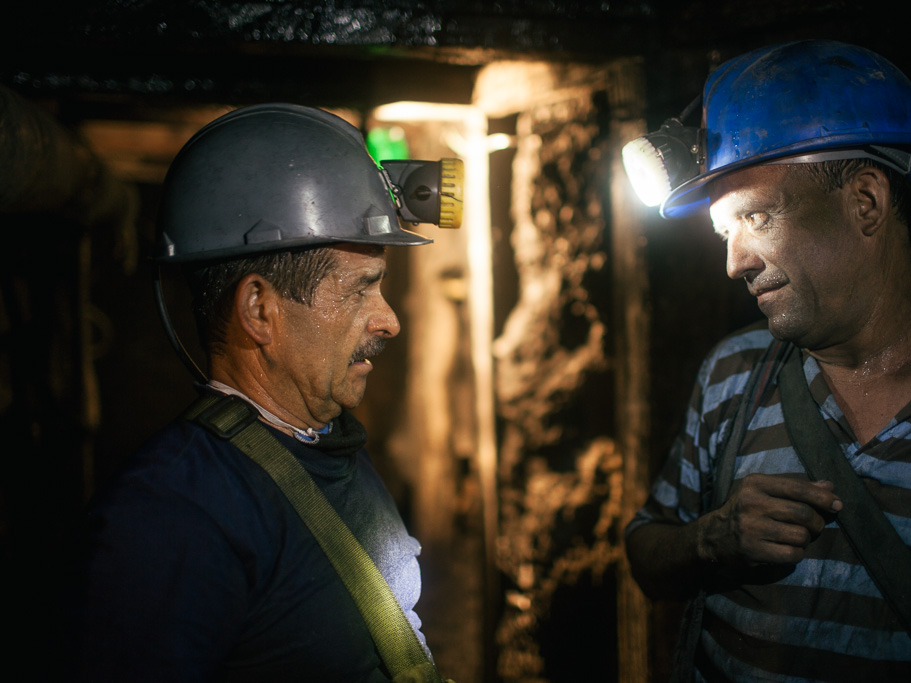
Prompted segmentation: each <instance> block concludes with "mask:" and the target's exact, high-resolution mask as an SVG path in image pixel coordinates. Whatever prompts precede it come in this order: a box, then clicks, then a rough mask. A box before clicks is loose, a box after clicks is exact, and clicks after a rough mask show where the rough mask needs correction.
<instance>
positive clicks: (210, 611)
mask: <svg viewBox="0 0 911 683" xmlns="http://www.w3.org/2000/svg"><path fill="white" fill-rule="evenodd" d="M448 161H449V163H452V161H453V160H448ZM396 163H399V162H393V163H390V164H389V167H390V168H393V167H395V166H396ZM411 163H412V164H417V165H418V166H421V165H422V164H423V166H422V168H423V169H424V170H425V171H426V169H427V168H428V167H430V168H431V169H432V168H433V167H434V165H433V164H430V162H411ZM444 165H445V164H444ZM447 168H448V167H447ZM406 170H407V169H406ZM440 173H441V174H442V175H445V172H443V171H440ZM395 175H396V173H395V171H387V170H384V169H382V168H378V167H377V165H376V164H375V163H374V161H373V160H372V159H371V158H370V156H369V155H368V153H367V151H366V149H365V147H364V143H363V140H362V138H361V137H360V135H359V133H358V132H357V130H356V129H354V128H353V127H352V126H350V125H349V124H347V123H346V122H344V121H343V120H341V119H339V118H337V117H335V116H333V115H331V114H328V113H326V112H323V111H320V110H316V109H310V108H307V107H300V106H294V105H284V104H275V105H260V106H255V107H248V108H244V109H239V110H237V111H235V112H232V113H231V114H228V115H226V116H223V117H221V118H220V119H217V120H216V121H214V122H212V123H210V124H209V125H207V126H206V127H205V128H203V129H202V130H201V131H200V132H199V133H197V134H196V136H194V137H193V138H192V139H191V140H190V141H189V142H188V143H187V145H186V146H185V147H184V148H183V150H182V151H181V153H180V154H179V155H178V157H177V158H176V159H175V161H174V163H173V165H172V167H171V169H170V171H169V174H168V178H167V180H166V182H165V188H164V195H163V200H162V207H161V213H160V223H159V234H160V241H161V252H160V260H161V262H162V263H163V264H164V265H171V264H176V265H179V266H182V267H183V268H185V270H186V272H187V274H188V279H189V284H190V289H191V291H192V294H193V300H194V303H193V305H194V312H195V315H196V320H197V326H198V328H199V331H200V333H201V336H202V340H203V342H204V347H205V349H206V354H207V358H206V359H207V369H206V372H202V371H199V370H196V371H195V372H196V374H197V376H198V379H200V387H201V398H200V400H199V401H197V402H196V403H194V405H193V406H191V407H190V408H189V409H188V410H187V411H186V413H184V415H182V416H181V417H180V418H179V419H178V420H176V421H175V422H174V423H172V424H171V425H169V426H168V427H166V428H165V429H164V430H163V431H162V432H160V433H159V434H157V435H156V436H155V437H153V438H152V439H151V440H150V441H149V442H148V443H147V444H146V445H145V446H144V447H143V448H142V449H141V450H140V451H139V452H138V453H137V454H136V455H135V456H134V457H133V458H132V459H131V461H130V462H129V465H128V467H127V468H126V470H125V472H124V473H123V474H122V476H120V477H119V479H118V480H117V482H116V484H115V485H114V486H113V487H112V488H111V490H110V491H108V492H106V494H105V495H104V496H103V497H101V498H100V500H99V501H98V502H97V504H95V505H94V506H93V508H92V510H91V512H90V515H89V519H88V524H87V530H86V533H85V539H84V544H83V548H84V552H85V561H84V563H82V565H81V567H80V571H79V584H80V585H79V588H78V590H77V591H76V595H77V596H78V598H77V600H76V607H75V609H74V610H73V613H72V617H73V621H74V625H75V629H74V630H75V631H76V637H77V638H78V643H77V644H76V655H75V657H76V661H75V662H74V664H73V666H74V667H76V668H77V670H78V673H77V672H73V675H72V676H68V679H70V678H72V679H77V680H86V681H115V680H116V681H152V680H155V681H202V680H222V681H257V682H260V683H261V682H264V681H299V680H313V681H326V682H330V681H339V682H343V681H344V682H350V681H365V682H366V681H388V680H409V681H418V680H427V681H440V680H441V679H440V677H439V675H438V674H437V672H436V670H435V667H434V666H433V665H432V663H431V660H430V653H429V651H428V650H427V646H426V643H425V641H424V637H423V635H422V634H421V632H420V626H421V622H420V619H419V618H418V617H417V614H416V613H415V611H414V607H415V603H416V602H417V601H418V598H419V596H420V591H421V579H420V571H419V567H418V563H417V556H418V554H419V551H420V546H419V544H418V542H417V541H416V540H415V539H414V538H412V537H411V536H410V535H409V534H408V532H407V531H406V529H405V527H404V524H403V523H402V519H401V518H400V516H399V513H398V512H397V510H396V508H395V505H394V503H393V501H392V498H391V497H390V495H389V493H388V492H387V491H386V489H385V487H384V486H383V484H382V482H381V481H380V479H379V477H378V476H377V474H376V472H375V471H374V469H373V467H372V465H371V463H370V460H369V458H368V456H367V454H366V452H365V451H364V449H363V446H364V443H365V440H366V435H365V432H364V429H363V427H362V426H361V425H360V423H358V422H357V420H356V419H355V418H354V417H352V416H351V414H350V413H349V412H348V411H349V410H350V409H352V408H354V407H355V406H357V405H358V403H359V402H360V401H361V399H362V398H363V396H364V392H365V390H366V385H367V377H368V375H369V373H370V371H371V367H372V366H371V361H370V358H371V357H372V356H375V355H376V354H378V353H379V352H380V351H381V350H382V348H383V345H384V344H385V342H386V341H387V340H389V339H391V338H393V337H395V336H396V335H397V334H398V332H399V321H398V319H397V317H396V315H395V313H394V312H393V311H392V309H391V308H390V306H389V305H388V303H387V302H386V300H385V299H384V297H383V293H382V291H381V284H382V281H383V278H384V276H385V274H386V257H385V248H386V247H387V246H410V245H419V244H425V243H427V242H430V240H429V239H426V238H424V237H422V236H421V235H418V234H416V233H413V232H409V231H406V230H403V229H402V228H401V227H400V225H399V221H398V213H397V211H401V210H402V208H403V207H402V206H401V205H400V200H401V199H402V192H401V190H400V189H399V185H397V184H396V182H394V178H395ZM445 184H446V183H445V182H441V183H440V185H441V186H442V185H445ZM441 194H444V195H445V194H446V192H445V191H441V189H440V187H437V188H431V191H429V192H424V193H421V196H422V198H423V199H425V200H426V198H427V197H428V196H435V198H436V200H437V201H438V202H439V200H440V195H441ZM449 194H453V193H449ZM442 199H443V204H444V206H445V205H446V201H449V200H451V199H452V197H446V196H444V197H443V198H442ZM444 213H445V210H444ZM433 222H438V223H443V222H444V219H440V217H439V216H437V217H436V220H435V221H433ZM453 227H457V226H453ZM159 295H160V290H159ZM160 301H161V308H162V312H163V317H164V319H165V323H166V327H167V328H168V330H169V334H170V336H171V339H172V341H174V342H175V346H176V347H177V348H178V351H179V352H181V353H182V354H183V355H184V360H185V361H186V362H187V363H188V366H190V367H194V364H193V363H192V361H190V360H189V357H188V356H187V355H186V354H185V352H183V351H182V346H181V345H180V344H179V341H178V340H177V336H176V334H174V332H173V329H171V328H170V323H169V322H168V316H167V312H166V310H165V307H164V304H163V298H162V297H161V296H160ZM314 510H316V512H314ZM336 513H337V514H336ZM327 517H329V518H331V522H326V521H325V518H327ZM324 525H325V526H324ZM349 532H350V533H349ZM339 539H342V541H344V543H346V544H347V545H346V546H345V549H344V550H338V549H337V548H336V544H339V543H341V542H342V541H340V540H339ZM364 551H365V553H366V554H364ZM352 558H354V559H352ZM352 567H353V569H352ZM376 570H378V574H377V573H376ZM352 577H353V578H352ZM370 577H372V578H370ZM360 592H365V593H366V595H367V598H366V599H365V598H363V597H359V596H358V595H357V594H358V593H360ZM384 601H385V602H384ZM377 604H383V605H384V608H383V609H384V610H386V611H381V612H379V616H377V615H376V614H374V612H373V610H375V609H377V608H376V605H377ZM393 613H394V614H393ZM377 623H380V624H381V626H380V627H378V626H377V625H376V624H377ZM388 624H393V626H390V625H388ZM390 634H392V635H390ZM390 643H391V645H390ZM403 643H404V644H403ZM390 650H391V651H392V652H393V655H395V656H390V655H389V652H390ZM400 651H403V652H405V654H404V655H402V654H400ZM406 669H407V671H405V670H406ZM400 677H401V678H400Z"/></svg>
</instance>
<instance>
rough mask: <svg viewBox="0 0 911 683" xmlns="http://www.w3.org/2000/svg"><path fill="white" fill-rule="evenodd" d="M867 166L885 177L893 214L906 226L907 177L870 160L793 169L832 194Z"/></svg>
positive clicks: (910, 189) (910, 196) (910, 198)
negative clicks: (800, 170)
mask: <svg viewBox="0 0 911 683" xmlns="http://www.w3.org/2000/svg"><path fill="white" fill-rule="evenodd" d="M869 166H873V167H874V168H877V169H879V170H880V171H882V172H883V174H884V175H885V176H886V179H887V180H888V181H889V189H890V191H891V195H892V206H893V208H894V209H895V213H896V215H897V216H898V219H899V220H900V221H901V222H902V223H904V224H905V226H908V225H909V224H908V216H909V215H911V213H909V209H911V207H909V202H911V180H909V178H908V176H906V175H903V174H901V173H899V172H898V171H896V170H894V169H892V168H889V167H888V166H884V165H883V164H880V163H878V162H876V161H873V160H871V159H837V160H835V161H820V162H818V163H814V164H795V168H798V169H802V172H804V173H806V174H807V175H809V176H810V177H811V178H813V179H814V180H815V181H816V182H817V183H819V185H820V187H822V189H823V190H825V191H826V192H834V191H835V190H837V189H839V188H842V187H844V186H845V183H847V182H848V181H849V180H850V179H851V178H852V177H853V176H854V174H855V173H857V172H858V171H860V170H861V169H862V168H867V167H869Z"/></svg>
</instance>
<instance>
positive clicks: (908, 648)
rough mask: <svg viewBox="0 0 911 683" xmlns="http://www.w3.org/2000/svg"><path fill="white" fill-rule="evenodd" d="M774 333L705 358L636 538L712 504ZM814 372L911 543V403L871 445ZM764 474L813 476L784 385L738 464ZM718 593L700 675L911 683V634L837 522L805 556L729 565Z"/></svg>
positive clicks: (812, 365)
mask: <svg viewBox="0 0 911 683" xmlns="http://www.w3.org/2000/svg"><path fill="white" fill-rule="evenodd" d="M771 340H772V337H771V335H770V334H769V332H768V330H767V329H765V328H764V327H763V328H759V327H756V326H753V327H751V328H747V329H746V330H742V331H741V332H738V333H736V334H734V335H732V336H731V337H729V338H727V339H726V340H724V341H723V342H721V344H719V345H718V346H717V347H716V348H715V349H714V350H713V351H712V353H711V354H710V355H709V357H708V358H707V359H706V360H705V362H704V363H703V365H702V368H701V370H700V373H699V377H698V379H697V383H696V387H695V390H694V392H693V396H692V399H691V401H690V406H689V410H688V412H687V415H686V424H685V427H684V430H683V433H682V434H681V436H680V437H679V438H678V439H677V441H676V442H675V444H674V446H673V448H672V450H671V453H670V457H669V458H668V461H667V463H666V464H665V466H664V468H663V470H662V472H661V474H660V476H659V478H658V479H657V481H656V482H655V484H654V486H653V488H652V492H651V496H650V497H649V500H648V501H647V503H646V505H645V506H644V507H643V508H642V509H641V510H640V511H639V512H638V513H637V515H636V517H635V518H634V519H633V521H632V522H631V523H630V525H629V526H628V527H627V531H626V533H627V535H629V533H630V532H632V531H633V530H634V529H636V528H638V527H639V526H641V525H643V524H647V523H649V522H651V521H659V522H665V523H675V524H680V523H687V522H691V521H693V520H695V519H696V518H698V517H699V516H700V515H701V514H703V513H704V512H705V511H706V506H707V496H708V494H709V491H710V482H711V481H712V476H713V469H714V464H715V459H716V456H717V455H718V454H719V453H720V451H721V450H722V449H723V445H724V442H725V437H726V436H727V434H728V432H729V431H730V430H731V423H732V421H733V417H734V414H735V413H736V409H737V402H738V399H739V398H740V395H741V394H742V393H743V391H744V387H745V385H746V382H747V379H748V377H749V375H750V371H751V369H752V367H753V365H754V364H755V363H757V362H758V361H759V359H760V358H761V356H762V355H763V352H764V351H765V349H766V347H767V346H768V345H769V343H770V342H771ZM803 369H804V375H805V376H806V379H807V382H808V384H809V387H810V392H811V394H812V395H813V398H814V400H815V401H816V402H817V403H818V405H819V410H820V412H821V413H822V415H823V417H824V418H825V419H826V424H827V425H828V427H829V429H830V430H831V431H832V432H833V434H834V435H835V436H836V439H837V441H838V443H839V445H840V446H841V448H842V450H843V451H844V454H845V457H846V458H847V459H848V460H849V461H850V462H851V465H852V466H853V468H854V470H855V471H856V472H857V473H858V474H859V475H860V476H861V477H862V478H863V480H864V483H865V484H866V486H867V488H868V489H869V490H870V492H871V493H872V494H873V496H874V497H875V498H876V500H877V502H878V503H879V504H880V506H881V507H882V509H883V511H884V512H885V513H886V516H887V517H888V519H889V520H890V521H891V522H892V524H893V525H894V526H895V528H896V530H897V531H898V533H899V535H900V536H901V537H902V539H903V540H904V541H905V543H906V544H909V545H911V405H909V406H906V407H905V408H904V409H902V410H901V411H900V412H899V414H898V415H897V416H896V417H895V418H893V419H892V420H891V421H890V422H889V424H888V425H886V426H885V427H884V428H883V429H882V431H881V432H880V433H879V434H877V435H876V437H874V438H873V439H872V440H871V441H870V442H869V443H867V444H864V445H861V444H860V443H858V442H857V439H856V438H855V436H854V433H853V431H852V429H851V427H850V425H849V424H848V422H847V420H846V418H845V416H844V413H842V411H841V409H840V408H839V407H838V405H837V403H836V402H835V399H834V397H833V396H832V393H831V391H829V388H828V385H827V384H826V381H825V379H824V377H823V376H822V375H821V374H820V369H819V365H818V364H817V362H816V360H815V359H813V358H812V357H811V356H809V355H807V354H804V366H803ZM753 472H759V473H764V474H784V475H787V476H792V477H795V478H801V479H806V478H807V474H806V472H805V471H804V469H803V466H802V465H801V464H800V462H799V460H798V459H797V455H796V453H795V452H794V449H793V447H792V446H791V443H790V440H789V438H788V435H787V431H786V429H785V425H784V422H783V418H782V411H781V403H780V397H779V393H778V387H777V384H776V385H772V386H770V387H767V389H766V391H765V392H764V393H763V397H762V399H761V400H760V402H759V405H758V409H757V410H756V412H755V413H754V414H753V416H752V418H751V420H750V423H749V427H748V429H747V432H746V435H745V437H744V439H743V442H742V445H741V448H740V451H739V454H738V457H737V459H736V461H735V474H734V477H735V479H740V478H742V477H745V476H746V475H748V474H750V473H753ZM836 493H837V492H836ZM708 593H709V595H708V598H707V600H706V608H705V618H704V620H703V631H702V636H701V640H700V652H699V653H698V655H697V666H698V669H699V671H698V672H697V680H708V681H713V680H725V679H728V680H762V681H816V680H820V681H877V682H880V683H881V682H884V681H895V680H901V681H911V637H909V636H908V634H907V632H905V630H904V629H903V628H902V626H901V624H900V623H899V621H898V619H897V618H896V617H895V615H894V614H893V612H892V610H891V609H890V607H889V606H888V604H887V603H886V602H885V601H884V600H883V599H882V596H881V595H880V593H879V591H878V590H877V588H876V587H875V586H874V585H873V582H872V580H871V579H870V576H869V575H868V573H867V571H866V569H865V568H864V566H863V565H862V564H861V563H860V561H859V560H858V558H857V556H856V555H855V554H854V551H853V550H852V549H851V548H850V546H849V545H848V543H847V540H846V538H845V537H844V535H843V534H842V532H841V530H840V529H839V527H838V525H837V524H836V523H835V522H834V521H833V522H830V523H829V524H828V525H827V526H826V528H825V530H824V531H823V533H822V534H821V535H820V536H819V537H818V538H817V539H816V540H815V541H813V542H812V543H811V544H810V545H809V547H808V548H807V552H806V556H805V559H804V560H802V561H801V562H799V563H798V564H796V565H783V566H773V565H765V566H760V567H755V568H752V569H743V570H730V569H727V570H725V571H724V573H722V572H719V574H718V580H716V581H714V582H713V585H712V586H709V587H708Z"/></svg>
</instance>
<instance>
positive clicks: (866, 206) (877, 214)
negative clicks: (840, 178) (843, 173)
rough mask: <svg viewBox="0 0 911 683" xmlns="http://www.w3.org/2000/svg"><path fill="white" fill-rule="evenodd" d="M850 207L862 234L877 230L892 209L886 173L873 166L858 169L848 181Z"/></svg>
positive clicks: (869, 233) (868, 234)
mask: <svg viewBox="0 0 911 683" xmlns="http://www.w3.org/2000/svg"><path fill="white" fill-rule="evenodd" d="M848 187H849V189H850V198H849V201H850V202H851V208H852V210H853V216H854V218H856V219H857V221H858V223H859V225H860V228H861V230H862V231H863V234H864V235H867V236H870V235H872V234H874V233H875V232H876V231H877V230H879V229H880V228H881V227H882V226H883V224H884V223H885V222H886V219H887V218H888V217H889V212H890V211H891V210H892V191H891V188H890V187H889V179H888V178H887V177H886V174H885V173H883V172H882V171H881V170H879V169H878V168H875V167H873V166H866V167H864V168H862V169H860V170H859V171H858V172H857V173H855V174H854V176H853V177H852V178H851V180H850V181H849V182H848Z"/></svg>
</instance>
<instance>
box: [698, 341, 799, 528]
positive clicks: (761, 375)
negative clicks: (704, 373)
mask: <svg viewBox="0 0 911 683" xmlns="http://www.w3.org/2000/svg"><path fill="white" fill-rule="evenodd" d="M790 346H791V345H790V344H787V343H785V342H781V341H778V340H777V339H773V340H772V341H771V343H770V344H769V345H768V346H767V347H766V349H765V351H764V352H763V354H762V357H761V358H760V359H759V362H758V363H756V365H754V366H753V369H752V370H751V371H750V376H749V378H748V379H747V383H746V385H745V386H744V388H743V393H742V394H741V396H740V400H739V401H738V402H737V412H736V414H735V415H734V419H733V423H732V426H731V429H730V431H729V432H728V435H727V438H726V439H725V441H724V442H723V444H721V445H719V447H718V455H717V457H716V459H715V476H714V477H713V479H712V497H711V508H710V509H712V510H714V509H716V508H719V507H721V505H722V504H723V503H724V501H726V500H727V499H728V494H729V493H730V492H731V485H732V484H733V482H734V463H735V461H736V460H737V455H738V454H739V453H740V445H741V444H742V443H743V437H744V436H746V433H747V428H748V427H749V426H750V420H751V419H752V418H753V415H754V414H755V413H756V410H757V408H759V402H760V401H761V400H762V396H763V394H764V393H765V390H766V387H768V386H769V385H770V384H771V383H772V382H773V381H774V380H775V377H777V375H778V373H779V371H780V369H781V366H782V361H783V359H784V357H785V355H786V354H787V352H788V349H789V347H790Z"/></svg>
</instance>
